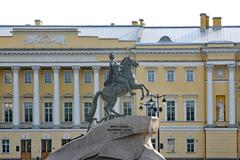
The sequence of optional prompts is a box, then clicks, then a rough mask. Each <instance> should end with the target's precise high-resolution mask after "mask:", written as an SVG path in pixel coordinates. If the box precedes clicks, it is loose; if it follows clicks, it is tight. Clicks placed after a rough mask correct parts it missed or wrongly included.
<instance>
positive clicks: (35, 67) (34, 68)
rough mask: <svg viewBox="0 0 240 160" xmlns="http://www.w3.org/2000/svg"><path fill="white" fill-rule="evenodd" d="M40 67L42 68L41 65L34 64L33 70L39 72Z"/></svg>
mask: <svg viewBox="0 0 240 160" xmlns="http://www.w3.org/2000/svg"><path fill="white" fill-rule="evenodd" d="M39 69H40V67H39V66H32V70H33V72H38V71H39Z"/></svg>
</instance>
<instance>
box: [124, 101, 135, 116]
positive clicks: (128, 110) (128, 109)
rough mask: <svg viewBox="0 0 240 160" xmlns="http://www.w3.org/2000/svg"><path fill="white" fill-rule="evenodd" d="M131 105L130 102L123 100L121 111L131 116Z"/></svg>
mask: <svg viewBox="0 0 240 160" xmlns="http://www.w3.org/2000/svg"><path fill="white" fill-rule="evenodd" d="M132 110H133V106H132V103H131V102H124V103H123V113H124V115H127V116H131V115H132V114H133V112H132Z"/></svg>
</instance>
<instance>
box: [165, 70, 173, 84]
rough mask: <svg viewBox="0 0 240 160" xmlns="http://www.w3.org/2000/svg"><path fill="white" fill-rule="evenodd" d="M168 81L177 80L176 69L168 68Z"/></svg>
mask: <svg viewBox="0 0 240 160" xmlns="http://www.w3.org/2000/svg"><path fill="white" fill-rule="evenodd" d="M167 81H168V82H174V81H175V71H174V70H173V69H170V70H167Z"/></svg>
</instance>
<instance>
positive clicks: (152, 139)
mask: <svg viewBox="0 0 240 160" xmlns="http://www.w3.org/2000/svg"><path fill="white" fill-rule="evenodd" d="M151 142H152V146H153V148H154V149H156V139H155V138H151Z"/></svg>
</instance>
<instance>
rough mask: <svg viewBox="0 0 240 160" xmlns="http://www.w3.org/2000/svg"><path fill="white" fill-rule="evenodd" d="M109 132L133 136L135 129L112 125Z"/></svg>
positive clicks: (125, 125) (124, 125) (123, 125)
mask: <svg viewBox="0 0 240 160" xmlns="http://www.w3.org/2000/svg"><path fill="white" fill-rule="evenodd" d="M107 131H108V132H109V133H110V134H120V135H122V134H132V133H133V128H132V127H130V126H128V125H127V124H111V125H110V126H109V128H108V129H107Z"/></svg>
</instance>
